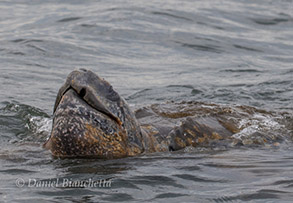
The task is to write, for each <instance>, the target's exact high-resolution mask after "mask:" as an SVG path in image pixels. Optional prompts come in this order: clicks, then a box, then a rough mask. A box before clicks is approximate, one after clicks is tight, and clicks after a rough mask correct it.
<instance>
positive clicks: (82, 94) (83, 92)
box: [79, 88, 86, 98]
mask: <svg viewBox="0 0 293 203" xmlns="http://www.w3.org/2000/svg"><path fill="white" fill-rule="evenodd" d="M85 95H86V89H85V88H82V89H81V90H80V92H79V96H80V97H81V98H83V97H84V96H85Z"/></svg>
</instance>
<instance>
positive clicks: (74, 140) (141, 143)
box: [44, 69, 256, 159]
mask: <svg viewBox="0 0 293 203" xmlns="http://www.w3.org/2000/svg"><path fill="white" fill-rule="evenodd" d="M255 111H256V110H255V109H253V108H248V107H247V108H244V107H240V108H238V110H237V111H235V109H233V108H229V107H221V106H218V105H214V104H209V105H207V104H202V103H200V102H181V103H174V102H169V103H168V102H167V103H165V104H154V105H151V106H149V107H145V108H141V109H138V110H136V111H135V112H133V111H132V110H131V109H130V108H129V106H128V104H127V102H126V101H125V100H124V99H123V98H121V97H120V96H119V94H118V93H117V92H116V91H115V90H114V89H113V88H112V86H111V85H110V84H109V83H108V82H107V81H105V80H104V79H102V78H100V77H99V76H97V75H96V74H94V73H93V72H92V71H89V70H84V69H81V70H75V71H73V72H71V73H70V74H69V75H68V77H67V80H66V82H65V84H64V85H63V86H62V87H61V88H60V90H59V92H58V95H57V98H56V102H55V107H54V117H53V127H52V132H51V135H50V137H49V139H48V140H47V142H46V143H45V144H44V147H45V148H47V149H49V150H50V151H51V152H52V154H53V156H55V157H60V158H66V157H94V158H102V159H113V158H122V157H128V156H135V155H138V154H142V153H152V152H164V151H169V150H170V151H176V150H180V149H183V148H185V147H188V146H193V147H198V146H203V147H206V146H213V145H217V144H227V143H232V142H234V141H235V140H233V136H232V135H233V134H235V133H237V132H239V131H240V130H241V129H240V128H239V127H237V122H239V119H241V118H243V117H244V116H248V115H250V114H251V112H255ZM237 119H238V120H237Z"/></svg>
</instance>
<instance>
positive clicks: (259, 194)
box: [0, 0, 293, 202]
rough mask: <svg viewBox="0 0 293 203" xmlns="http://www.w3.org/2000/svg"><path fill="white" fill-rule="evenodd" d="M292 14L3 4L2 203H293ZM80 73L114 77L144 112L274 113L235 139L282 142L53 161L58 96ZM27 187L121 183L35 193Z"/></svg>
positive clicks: (243, 4)
mask: <svg viewBox="0 0 293 203" xmlns="http://www.w3.org/2000/svg"><path fill="white" fill-rule="evenodd" d="M292 9H293V2H292V1H290V0H289V1H283V0H276V1H271V2H268V1H265V0H261V1H257V2H255V1H253V2H249V1H242V0H240V1H233V0H224V1H221V2H215V1H209V0H208V1H180V4H179V3H178V1H173V0H170V1H168V2H162V1H156V0H155V1H145V2H141V1H139V2H132V1H128V0H124V1H106V2H96V1H80V0H75V1H68V0H62V1H60V0H54V1H50V2H44V1H39V0H37V1H27V0H24V1H13V2H12V1H1V2H0V10H1V12H0V19H1V20H0V44H1V46H0V61H1V63H0V70H1V74H0V86H1V91H0V135H1V138H0V146H1V149H0V163H1V164H0V178H1V190H0V194H1V200H2V201H4V202H11V201H13V200H14V201H29V202H32V201H39V200H40V201H43V202H61V201H62V202H97V201H103V202H110V201H127V202H129V201H154V202H166V201H172V202H173V201H174V202H178V201H181V202H194V201H197V202H205V201H210V202H234V201H235V202H238V201H253V202H255V201H260V202H266V201H273V202H276V201H292V199H293V196H292V188H293V174H292V171H293V170H292V169H293V166H292V159H293V154H292V146H293V145H292V136H293V133H292V132H293V131H292V130H293V126H292V123H293V118H292V112H293V106H292V96H293V71H292V62H293V58H292V56H293V52H292V50H293V43H292V28H293V26H292V24H293V20H292V19H293V17H292ZM12 14H13V15H12ZM81 67H83V68H88V69H91V70H93V71H94V72H96V73H97V74H99V75H100V76H101V77H104V78H106V79H107V80H108V81H109V82H110V83H111V84H113V86H114V88H115V89H116V90H117V91H118V92H119V93H120V94H121V95H122V96H123V97H124V98H126V100H127V101H128V102H129V103H130V105H131V106H132V107H133V108H134V109H138V108H140V107H143V106H149V105H151V104H157V103H164V102H166V101H170V100H172V101H175V102H181V101H199V102H203V104H206V107H205V108H207V107H208V106H209V105H210V104H211V103H212V104H219V107H223V106H226V107H227V106H228V107H230V108H232V109H234V110H235V106H239V105H240V106H245V105H248V106H252V107H256V109H259V110H260V111H261V109H265V110H266V112H271V113H272V115H271V116H265V115H264V114H261V113H260V114H254V116H250V117H249V116H248V117H245V116H244V117H241V119H240V120H239V123H238V124H239V126H240V127H241V131H240V132H238V133H237V134H235V135H234V137H236V138H239V139H243V138H247V136H248V137H249V136H250V135H254V139H255V138H257V137H258V136H267V137H271V138H272V140H274V139H273V138H276V137H277V138H280V140H278V142H273V144H272V145H262V146H259V145H257V146H238V145H235V146H234V147H230V148H229V147H228V148H196V149H194V148H187V149H185V150H182V151H179V152H172V153H170V152H167V153H155V154H148V155H142V156H138V157H131V158H126V159H118V160H94V159H64V160H62V159H54V158H52V157H51V155H50V153H49V152H48V151H46V150H44V149H43V148H42V143H43V142H44V141H45V140H46V138H47V137H48V136H49V134H50V130H51V122H52V120H51V115H52V109H53V104H54V101H55V97H56V94H57V91H58V89H59V87H60V86H61V85H62V83H63V82H64V79H65V78H66V75H67V74H68V73H69V72H71V71H72V70H73V69H75V68H81ZM222 105H223V106H222ZM236 112H238V113H240V111H238V110H237V111H236ZM260 129H261V130H260ZM260 132H261V133H262V135H259V134H258V133H260ZM274 136H275V137H274ZM243 140H245V139H243ZM248 144H249V143H248ZM19 178H21V179H23V181H24V183H25V184H24V186H23V187H17V185H16V181H17V180H18V179H19ZM29 179H35V180H57V179H60V180H63V179H72V180H77V181H79V180H80V181H81V180H89V179H92V180H102V179H104V180H111V181H112V184H111V187H110V188H102V187H96V188H93V187H87V188H68V187H67V188H62V187H61V188H56V187H42V188H37V187H28V182H29ZM20 181H21V180H20ZM20 183H21V182H20Z"/></svg>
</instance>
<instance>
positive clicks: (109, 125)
mask: <svg viewBox="0 0 293 203" xmlns="http://www.w3.org/2000/svg"><path fill="white" fill-rule="evenodd" d="M143 144H144V143H143V140H142V132H141V129H140V127H139V126H138V122H137V120H136V119H135V116H134V114H133V113H132V111H131V110H130V109H129V107H128V105H127V103H126V102H125V101H124V100H123V99H122V98H120V96H119V95H118V94H117V93H116V92H115V91H114V90H113V89H112V86H111V85H110V84H109V83H108V82H106V81H105V80H103V79H101V78H99V77H98V76H97V75H95V74H94V73H93V72H91V71H86V70H80V71H73V72H72V73H70V74H69V76H68V77H67V80H66V82H65V84H64V85H63V86H62V87H61V88H60V90H59V93H58V96H57V98H56V103H55V107H54V118H53V127H52V132H51V136H50V138H49V139H48V141H47V142H46V143H45V145H44V146H45V148H47V149H49V150H51V152H52V154H53V155H54V156H56V157H97V158H107V159H109V158H120V157H126V156H133V155H136V154H140V153H142V152H143V151H144V146H143Z"/></svg>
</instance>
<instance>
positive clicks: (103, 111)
mask: <svg viewBox="0 0 293 203" xmlns="http://www.w3.org/2000/svg"><path fill="white" fill-rule="evenodd" d="M70 91H72V92H73V93H74V96H75V97H78V98H79V99H80V100H82V101H83V103H84V104H86V105H88V106H89V107H91V108H92V109H94V110H95V111H97V112H99V113H101V114H103V115H104V116H106V117H108V118H110V119H111V120H113V121H114V122H115V123H117V124H118V125H119V126H121V125H122V123H121V121H120V119H119V118H118V117H116V116H115V115H113V114H112V113H111V112H109V111H108V110H107V109H106V108H105V107H104V106H100V107H97V106H94V105H92V104H90V103H89V102H87V101H86V99H85V98H84V97H85V95H86V93H87V91H86V89H85V88H82V89H81V90H80V91H79V92H77V91H76V90H75V89H74V88H72V87H71V86H69V87H67V88H66V89H65V90H64V91H63V92H62V93H61V95H59V98H60V99H57V100H56V103H55V108H54V113H55V111H56V109H57V107H58V106H59V105H60V103H61V101H62V98H63V97H64V96H65V95H66V94H67V93H69V92H70Z"/></svg>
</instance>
